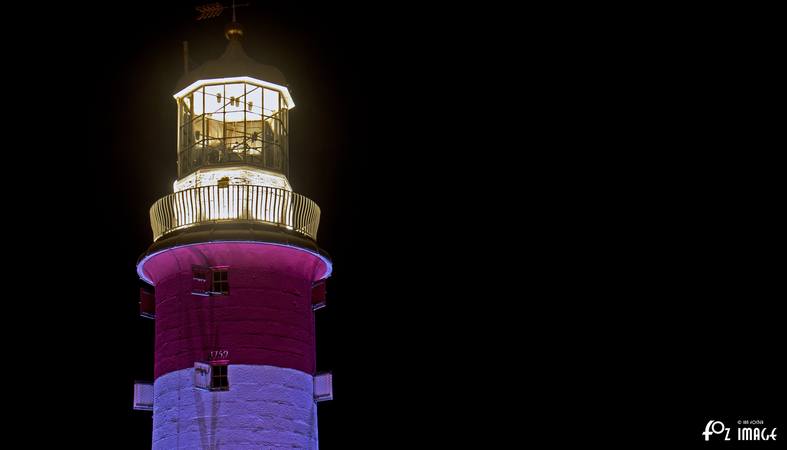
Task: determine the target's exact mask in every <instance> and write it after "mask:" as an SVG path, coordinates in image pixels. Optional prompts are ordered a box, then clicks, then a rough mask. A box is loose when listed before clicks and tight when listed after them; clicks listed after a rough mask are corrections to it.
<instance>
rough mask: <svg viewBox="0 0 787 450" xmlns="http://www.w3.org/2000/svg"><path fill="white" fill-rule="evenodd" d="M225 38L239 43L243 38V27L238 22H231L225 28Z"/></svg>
mask: <svg viewBox="0 0 787 450" xmlns="http://www.w3.org/2000/svg"><path fill="white" fill-rule="evenodd" d="M224 36H226V37H227V39H229V40H230V41H239V40H240V39H241V38H242V37H243V27H242V26H241V25H240V24H239V23H238V22H235V21H233V22H230V23H228V24H227V26H226V27H224Z"/></svg>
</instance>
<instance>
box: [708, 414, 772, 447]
mask: <svg viewBox="0 0 787 450" xmlns="http://www.w3.org/2000/svg"><path fill="white" fill-rule="evenodd" d="M737 425H738V426H737V427H736V428H735V430H736V431H735V433H732V434H730V428H729V427H727V426H725V425H724V422H722V421H720V420H709V421H708V424H707V425H705V431H703V432H702V435H703V436H704V437H705V441H706V442H707V441H710V440H711V437H712V436H715V435H719V437H718V438H716V439H719V440H724V441H731V440H733V439H732V438H731V436H732V437H734V438H735V440H737V441H775V440H776V427H773V428H768V427H765V426H762V425H765V421H763V420H759V419H757V420H748V419H746V420H738V424H737Z"/></svg>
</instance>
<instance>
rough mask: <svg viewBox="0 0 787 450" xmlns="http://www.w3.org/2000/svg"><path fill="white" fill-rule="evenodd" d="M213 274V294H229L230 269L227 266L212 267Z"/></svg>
mask: <svg viewBox="0 0 787 450" xmlns="http://www.w3.org/2000/svg"><path fill="white" fill-rule="evenodd" d="M211 272H212V275H213V279H212V281H213V283H212V286H211V289H210V291H211V294H215V295H229V293H230V281H229V277H228V274H229V273H228V272H229V271H228V270H227V268H226V267H221V268H219V267H215V268H213V269H211Z"/></svg>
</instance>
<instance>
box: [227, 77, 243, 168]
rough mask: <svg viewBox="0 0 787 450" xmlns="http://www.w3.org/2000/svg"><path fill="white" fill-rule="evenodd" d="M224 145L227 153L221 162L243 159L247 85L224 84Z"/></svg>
mask: <svg viewBox="0 0 787 450" xmlns="http://www.w3.org/2000/svg"><path fill="white" fill-rule="evenodd" d="M224 95H225V97H226V102H225V108H224V145H225V149H226V153H225V154H224V155H223V156H224V157H223V159H222V161H221V162H235V161H242V160H243V159H244V155H245V148H244V143H245V134H246V122H245V118H246V117H245V116H246V85H245V83H232V84H226V85H224Z"/></svg>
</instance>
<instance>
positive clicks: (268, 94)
mask: <svg viewBox="0 0 787 450" xmlns="http://www.w3.org/2000/svg"><path fill="white" fill-rule="evenodd" d="M263 100H264V103H263V110H264V112H263V114H265V115H266V116H272V115H274V114H275V113H277V112H278V111H279V93H278V92H277V91H272V90H270V89H265V98H264V99H263Z"/></svg>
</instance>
